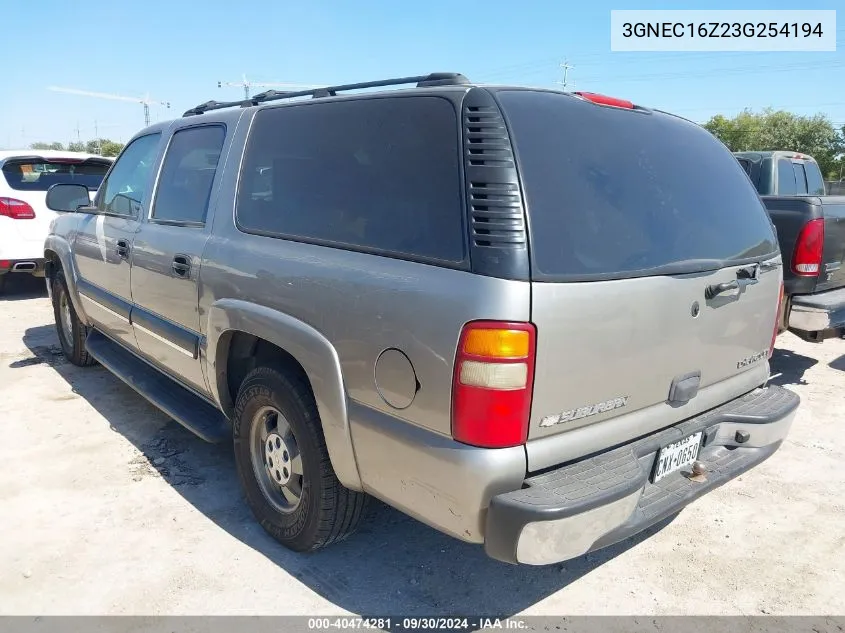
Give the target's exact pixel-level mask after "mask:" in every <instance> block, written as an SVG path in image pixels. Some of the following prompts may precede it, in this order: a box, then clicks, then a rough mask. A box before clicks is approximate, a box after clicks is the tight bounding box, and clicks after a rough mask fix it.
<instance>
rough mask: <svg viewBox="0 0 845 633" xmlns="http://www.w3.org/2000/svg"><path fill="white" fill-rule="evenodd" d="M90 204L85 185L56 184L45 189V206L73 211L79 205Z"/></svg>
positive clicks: (67, 211)
mask: <svg viewBox="0 0 845 633" xmlns="http://www.w3.org/2000/svg"><path fill="white" fill-rule="evenodd" d="M90 205H91V197H90V194H89V193H88V187H86V186H85V185H72V184H67V183H65V184H56V185H53V186H52V187H50V188H49V189H48V190H47V208H48V209H52V210H53V211H60V212H63V213H73V212H75V211H77V210H78V209H79V208H80V207H87V206H90Z"/></svg>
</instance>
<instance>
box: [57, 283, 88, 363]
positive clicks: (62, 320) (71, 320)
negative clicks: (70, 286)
mask: <svg viewBox="0 0 845 633" xmlns="http://www.w3.org/2000/svg"><path fill="white" fill-rule="evenodd" d="M65 306H66V307H67V310H68V313H67V314H65V316H64V317H63V311H64V309H65ZM53 317H54V318H55V320H56V333H57V334H58V335H59V343H60V344H61V346H62V351H63V352H64V355H65V358H67V359H68V360H69V361H70V362H71V363H73V364H74V365H77V366H79V367H89V366H91V365H93V364H94V363H95V362H96V361H95V360H94V357H93V356H91V355H90V354H89V353H88V350H86V349H85V338H86V337H87V336H88V328H87V327H85V326H84V325H83V324H82V322H81V321H80V320H79V317H78V316H77V315H76V310H75V309H74V307H73V302H72V301H71V300H70V296H69V295H68V290H67V281H66V280H65V273H64V271H63V270H59V271H57V272H56V275H55V276H54V277H53ZM68 325H69V326H70V327H69V331H68Z"/></svg>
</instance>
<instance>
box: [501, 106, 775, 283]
mask: <svg viewBox="0 0 845 633" xmlns="http://www.w3.org/2000/svg"><path fill="white" fill-rule="evenodd" d="M498 94H499V98H500V100H501V103H502V106H503V108H504V111H505V115H506V117H507V119H508V121H509V127H510V131H511V134H512V135H513V140H514V144H515V147H516V151H517V158H518V161H519V166H520V175H521V178H522V181H523V184H524V188H525V195H526V200H527V203H528V223H529V241H530V252H531V257H532V265H533V266H532V276H533V277H534V278H535V279H538V280H548V281H553V280H561V281H563V280H589V279H608V278H614V277H634V276H642V275H649V274H661V273H663V274H668V273H670V272H672V271H674V272H683V271H686V270H707V269H713V268H718V267H722V266H724V265H727V263H728V262H739V261H743V260H746V261H747V260H751V259H753V258H758V257H762V256H766V255H770V254H774V253H775V252H776V251H777V245H776V241H775V237H774V232H773V230H772V226H771V222H770V221H769V219H768V216H767V214H766V211H765V209H764V208H763V206H762V204H761V202H760V198H759V196H758V195H757V192H756V190H755V189H754V187H753V185H752V184H751V183H750V182H749V180H748V178H747V177H746V174H745V173H744V172H743V169H742V167H741V166H740V165H739V163H738V162H737V161H736V160H735V158H734V156H733V155H732V154H731V153H730V152H729V151H728V150H727V149H726V148H725V147H724V145H722V144H721V143H720V142H719V141H717V140H716V139H715V138H713V137H712V136H711V135H710V134H709V133H708V132H707V131H705V130H703V129H702V128H701V127H699V126H697V125H695V124H694V123H690V122H688V121H684V120H683V119H679V118H676V117H673V116H669V115H665V114H662V113H658V112H654V113H645V112H638V111H631V110H627V109H620V108H610V107H603V106H599V105H595V104H592V103H589V102H585V101H582V100H580V99H577V98H574V97H571V96H567V95H563V94H560V93H553V92H540V91H528V90H524V91H503V92H499V93H498Z"/></svg>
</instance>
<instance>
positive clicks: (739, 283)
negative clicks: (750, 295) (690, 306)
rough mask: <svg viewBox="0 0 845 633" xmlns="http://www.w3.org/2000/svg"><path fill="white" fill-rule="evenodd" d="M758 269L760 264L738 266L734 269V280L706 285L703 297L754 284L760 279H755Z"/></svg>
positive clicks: (711, 297)
mask: <svg viewBox="0 0 845 633" xmlns="http://www.w3.org/2000/svg"><path fill="white" fill-rule="evenodd" d="M759 270H760V266H759V265H757V264H755V265H754V266H749V267H748V268H740V269H739V270H737V271H736V279H735V280H734V281H726V282H725V283H721V284H710V285H709V286H707V288H705V289H704V297H705V298H706V299H713V298H714V297H716V296H718V295H720V294H722V293H723V292H727V291H728V290H739V289H740V288H744V287H745V286H751V285H753V284H756V283H757V282H758V281H760V280H759V279H757V272H758V271H759Z"/></svg>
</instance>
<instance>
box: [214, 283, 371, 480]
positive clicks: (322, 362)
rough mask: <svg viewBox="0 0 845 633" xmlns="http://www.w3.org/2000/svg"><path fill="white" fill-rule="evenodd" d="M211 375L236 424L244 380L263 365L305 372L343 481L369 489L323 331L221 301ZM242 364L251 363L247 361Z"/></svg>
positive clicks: (240, 303)
mask: <svg viewBox="0 0 845 633" xmlns="http://www.w3.org/2000/svg"><path fill="white" fill-rule="evenodd" d="M206 332H207V335H206V340H205V342H204V343H205V348H206V355H205V356H206V363H207V364H206V375H207V380H208V385H209V388H210V389H211V392H212V395H213V396H214V399H215V400H216V402H217V403H218V404H219V406H220V408H221V409H222V410H223V412H224V413H225V414H226V415H227V417H229V418H230V419H231V417H232V415H233V412H234V401H235V399H236V398H237V386H238V385H239V384H240V383H239V382H238V378H239V377H240V379H241V380H242V379H243V376H245V375H246V373H248V371H249V370H250V369H251V367H255V366H259V364H260V363H264V364H274V365H276V366H282V367H285V368H286V369H287V370H288V371H293V372H302V373H303V374H304V376H305V378H306V379H307V381H308V384H309V385H310V386H311V391H312V392H313V394H314V400H315V401H316V404H317V411H318V412H319V414H320V420H321V422H322V427H323V435H324V436H325V439H326V448H327V449H328V452H329V457H330V458H331V461H332V467H333V468H334V470H335V474H336V475H337V478H338V480H339V481H340V482H341V483H342V484H343V485H344V486H346V487H347V488H350V489H352V490H363V487H362V484H361V477H360V475H359V473H358V466H357V462H356V460H355V453H354V450H353V447H352V437H351V434H350V430H349V418H348V412H347V399H346V390H345V387H344V384H343V375H342V370H341V366H340V359H339V357H338V354H337V351H336V350H335V348H334V346H333V345H332V344H331V342H330V341H329V340H328V339H327V338H326V337H325V336H323V335H322V334H321V333H320V332H319V331H317V330H316V329H314V328H313V327H311V326H310V325H308V324H306V323H303V322H302V321H300V320H298V319H295V318H293V317H291V316H290V315H287V314H284V313H282V312H279V311H278V310H274V309H272V308H268V307H266V306H261V305H258V304H254V303H249V302H247V301H242V300H239V299H223V300H220V301H217V302H215V303H214V304H213V305H212V306H211V307H210V308H209V311H208V327H207V330H206ZM242 359H251V361H250V362H246V363H245V362H242Z"/></svg>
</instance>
